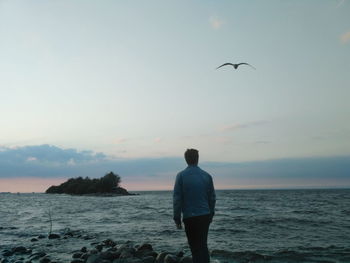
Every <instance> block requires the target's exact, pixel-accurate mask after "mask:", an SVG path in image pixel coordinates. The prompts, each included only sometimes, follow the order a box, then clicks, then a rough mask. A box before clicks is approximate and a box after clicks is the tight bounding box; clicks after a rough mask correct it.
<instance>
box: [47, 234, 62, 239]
mask: <svg viewBox="0 0 350 263" xmlns="http://www.w3.org/2000/svg"><path fill="white" fill-rule="evenodd" d="M60 237H61V236H60V235H58V234H50V235H49V239H57V238H60Z"/></svg>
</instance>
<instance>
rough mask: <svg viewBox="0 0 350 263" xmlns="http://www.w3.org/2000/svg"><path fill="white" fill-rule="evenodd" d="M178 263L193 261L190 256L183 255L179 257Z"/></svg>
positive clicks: (190, 262)
mask: <svg viewBox="0 0 350 263" xmlns="http://www.w3.org/2000/svg"><path fill="white" fill-rule="evenodd" d="M180 263H193V261H192V257H183V258H181V259H180Z"/></svg>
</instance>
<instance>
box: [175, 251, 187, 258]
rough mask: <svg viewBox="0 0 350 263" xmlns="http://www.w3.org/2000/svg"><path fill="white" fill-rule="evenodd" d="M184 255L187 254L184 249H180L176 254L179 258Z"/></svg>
mask: <svg viewBox="0 0 350 263" xmlns="http://www.w3.org/2000/svg"><path fill="white" fill-rule="evenodd" d="M184 255H185V253H184V252H183V251H179V252H177V254H176V256H177V257H178V258H182V257H183V256H184Z"/></svg>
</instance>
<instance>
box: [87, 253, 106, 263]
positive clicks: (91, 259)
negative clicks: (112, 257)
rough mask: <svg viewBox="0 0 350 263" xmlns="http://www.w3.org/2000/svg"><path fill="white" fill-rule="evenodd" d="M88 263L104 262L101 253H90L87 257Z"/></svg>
mask: <svg viewBox="0 0 350 263" xmlns="http://www.w3.org/2000/svg"><path fill="white" fill-rule="evenodd" d="M86 263H102V259H101V258H100V256H99V255H97V254H94V255H90V256H89V257H88V258H87V260H86Z"/></svg>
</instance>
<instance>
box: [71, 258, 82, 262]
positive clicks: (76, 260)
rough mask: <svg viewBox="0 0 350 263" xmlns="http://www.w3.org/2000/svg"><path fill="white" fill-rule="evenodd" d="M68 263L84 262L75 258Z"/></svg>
mask: <svg viewBox="0 0 350 263" xmlns="http://www.w3.org/2000/svg"><path fill="white" fill-rule="evenodd" d="M70 263H84V260H82V259H77V258H75V259H73V260H72V261H71V262H70Z"/></svg>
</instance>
